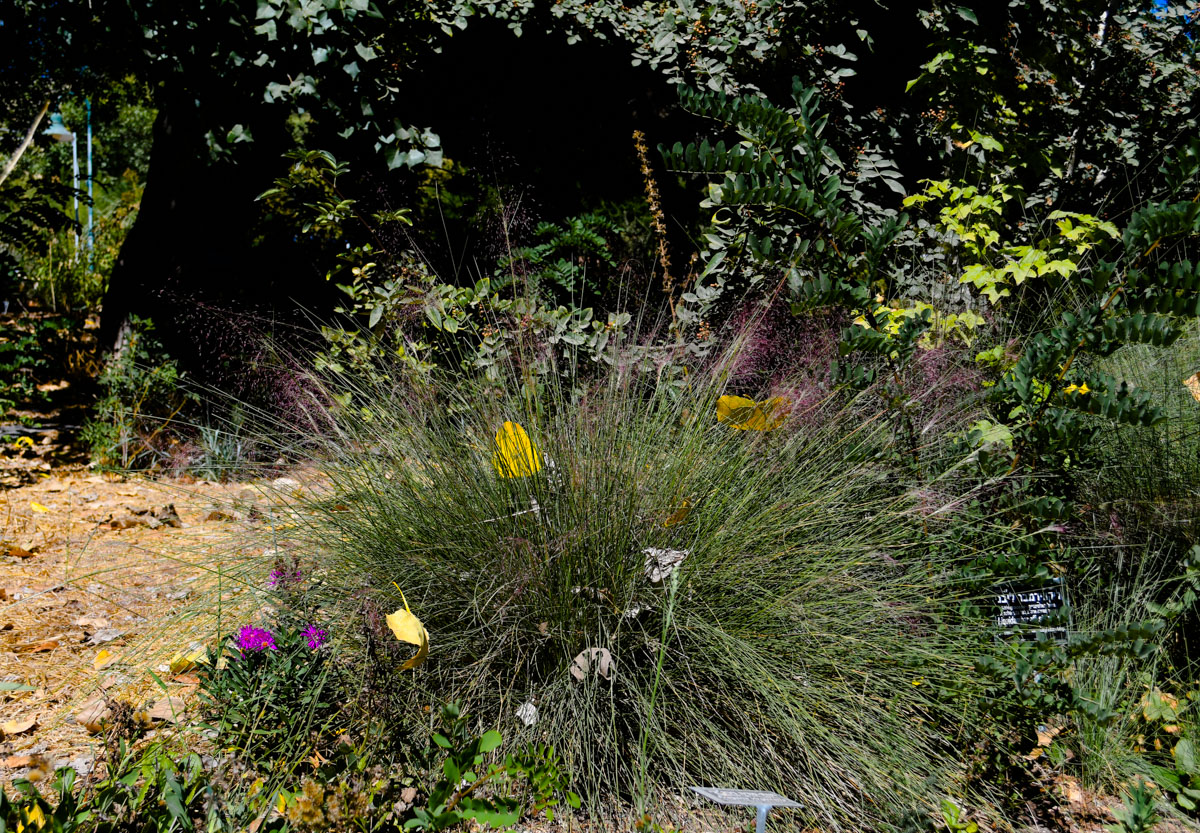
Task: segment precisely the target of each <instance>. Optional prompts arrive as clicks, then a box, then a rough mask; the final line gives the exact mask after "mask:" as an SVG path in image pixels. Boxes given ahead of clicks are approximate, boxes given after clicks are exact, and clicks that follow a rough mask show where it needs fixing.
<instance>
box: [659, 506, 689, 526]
mask: <svg viewBox="0 0 1200 833" xmlns="http://www.w3.org/2000/svg"><path fill="white" fill-rule="evenodd" d="M691 512H692V502H691V501H690V500H685V501H684V502H683V504H682V505H681V506H680V507H679V508H678V509H676V510H675V511H674V512H672V513H671V516H670V517H669V518H667V519H666V520H665V521H663V526H666V527H672V526H676V525H678V524H681V523H683V522H684V521H685V520H687V516H688V515H690V514H691Z"/></svg>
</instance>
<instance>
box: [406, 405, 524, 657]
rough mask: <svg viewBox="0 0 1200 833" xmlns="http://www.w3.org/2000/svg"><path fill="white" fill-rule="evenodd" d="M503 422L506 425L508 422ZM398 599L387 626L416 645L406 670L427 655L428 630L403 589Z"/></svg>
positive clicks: (410, 643) (409, 642)
mask: <svg viewBox="0 0 1200 833" xmlns="http://www.w3.org/2000/svg"><path fill="white" fill-rule="evenodd" d="M505 424H506V425H507V424H508V423H505ZM392 584H393V585H394V586H395V587H396V589H397V590H400V586H399V585H398V584H396V583H395V582H392ZM400 599H401V600H402V601H403V602H404V609H403V610H397V611H396V612H395V613H389V614H388V616H387V626H388V627H389V628H391V629H392V633H393V634H395V635H396V638H397V639H399V640H400V641H401V642H407V643H408V644H409V645H416V646H417V655H416V656H414V657H413V658H412V659H409V660H406V661H405V662H404V664H402V665H401V666H400V670H401V671H407V670H408V669H410V668H416V667H417V666H418V665H420V664H421V663H423V662H425V658H426V657H428V656H429V632H428V631H427V630H425V626H424V625H422V624H421V620H420V619H418V618H417V617H416V616H413V613H412V611H411V610H409V609H408V599H406V598H404V591H403V590H400Z"/></svg>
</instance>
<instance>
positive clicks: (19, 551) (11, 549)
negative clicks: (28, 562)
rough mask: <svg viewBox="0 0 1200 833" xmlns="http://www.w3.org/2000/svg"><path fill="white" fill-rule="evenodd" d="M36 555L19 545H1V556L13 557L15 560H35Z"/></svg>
mask: <svg viewBox="0 0 1200 833" xmlns="http://www.w3.org/2000/svg"><path fill="white" fill-rule="evenodd" d="M36 554H37V553H34V552H30V551H29V550H27V549H25V548H24V547H22V546H18V545H17V544H9V543H4V544H0V555H11V556H12V557H13V558H33V557H34V555H36Z"/></svg>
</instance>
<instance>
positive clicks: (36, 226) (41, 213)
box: [0, 181, 87, 258]
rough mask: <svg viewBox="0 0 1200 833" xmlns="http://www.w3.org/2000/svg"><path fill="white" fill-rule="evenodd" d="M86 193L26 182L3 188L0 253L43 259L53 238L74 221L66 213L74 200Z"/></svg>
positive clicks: (0, 214) (47, 183)
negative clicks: (65, 207) (53, 234)
mask: <svg viewBox="0 0 1200 833" xmlns="http://www.w3.org/2000/svg"><path fill="white" fill-rule="evenodd" d="M72 196H77V197H79V198H80V200H81V202H82V203H83V204H86V202H87V193H86V192H82V191H76V190H75V189H74V188H71V187H70V186H68V185H62V184H59V183H57V182H45V181H42V182H27V183H23V184H19V185H8V186H5V187H3V188H0V253H6V254H9V255H12V256H14V257H16V258H20V257H21V256H24V255H32V256H36V257H44V256H45V254H46V244H47V241H48V240H49V238H50V235H51V234H52V233H53V232H54V231H56V230H58V229H60V228H63V227H64V226H67V227H69V226H72V225H74V220H73V219H72V218H71V217H70V216H69V215H68V214H67V213H66V211H64V209H63V207H64V206H68V205H70V202H71V197H72Z"/></svg>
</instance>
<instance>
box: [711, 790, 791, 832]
mask: <svg viewBox="0 0 1200 833" xmlns="http://www.w3.org/2000/svg"><path fill="white" fill-rule="evenodd" d="M691 789H692V792H694V793H697V794H698V795H702V796H704V797H705V798H707V799H708V800H709V801H712V802H715V803H717V804H735V805H738V806H741V807H753V808H755V809H756V810H757V811H758V814H757V817H756V818H755V821H754V833H766V830H767V813H769V812H771V808H772V807H799V806H800V805H799V804H797V803H796V802H795V801H792V800H791V799H790V798H787V797H786V796H782V795H780V794H779V793H773V792H768V791H767V790H731V789H727V788H725V787H692V788H691Z"/></svg>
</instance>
